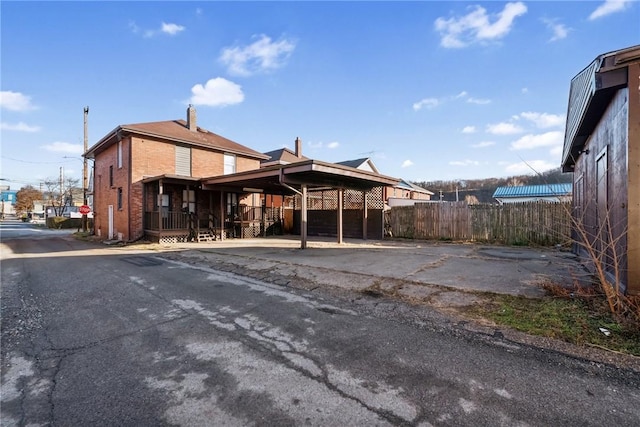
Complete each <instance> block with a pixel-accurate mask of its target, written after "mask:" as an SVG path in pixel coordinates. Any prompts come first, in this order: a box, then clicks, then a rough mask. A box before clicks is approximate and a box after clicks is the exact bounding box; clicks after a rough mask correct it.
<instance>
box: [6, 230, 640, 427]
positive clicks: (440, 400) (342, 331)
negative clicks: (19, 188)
mask: <svg viewBox="0 0 640 427" xmlns="http://www.w3.org/2000/svg"><path fill="white" fill-rule="evenodd" d="M6 236H7V234H6V233H3V234H2V243H1V244H0V246H1V247H2V269H1V270H2V271H1V274H2V347H1V353H2V361H1V362H2V388H1V424H2V426H10V425H55V426H102V425H104V426H113V425H123V426H124V425H136V426H141V425H145V426H147V425H154V426H157V425H183V426H206V425H211V426H245V425H265V426H271V425H273V426H285V425H315V426H373V425H415V426H429V425H455V426H467V425H468V426H482V425H487V426H496V425H505V426H511V425H517V426H524V425H530V426H536V425H539V426H550V425H554V426H559V425H576V426H589V425H593V426H602V425H616V426H637V425H640V374H638V373H637V372H634V371H627V370H624V369H618V368H614V367H611V366H605V365H599V364H593V363H590V362H587V361H581V360H578V359H573V358H570V357H567V356H564V355H562V354H558V353H554V352H552V351H548V350H546V351H545V350H539V349H536V348H532V347H527V346H524V345H522V344H516V343H513V342H509V341H507V340H505V339H503V338H502V337H500V336H488V335H483V334H479V333H473V332H469V331H466V330H462V329H457V328H456V327H455V325H451V324H446V323H443V322H441V319H440V318H439V317H438V316H437V315H436V314H434V313H432V312H429V311H428V309H426V308H425V309H424V310H423V309H417V308H410V307H406V306H403V305H401V304H400V303H395V302H391V301H380V300H379V299H376V298H368V297H364V296H362V297H359V298H354V297H353V296H352V295H346V294H345V295H336V294H329V293H326V292H323V291H322V290H321V289H318V290H314V291H313V292H312V293H309V292H303V291H299V290H294V289H288V288H283V287H279V286H276V285H270V284H266V283H262V282H260V281H256V280H252V279H248V278H243V277H240V276H236V275H231V274H229V273H223V272H220V271H216V270H215V269H212V268H211V267H209V266H205V265H203V266H192V265H188V264H183V263H180V262H176V261H172V260H169V259H166V258H162V254H154V253H148V252H143V253H139V252H136V251H134V250H131V249H130V248H117V247H107V246H104V245H96V244H92V243H86V242H80V241H76V240H73V239H72V238H71V237H69V236H50V237H47V238H40V239H28V238H20V239H9V238H7V237H6Z"/></svg>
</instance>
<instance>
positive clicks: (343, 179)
mask: <svg viewBox="0 0 640 427" xmlns="http://www.w3.org/2000/svg"><path fill="white" fill-rule="evenodd" d="M398 181H399V180H398V179H396V178H392V177H389V176H385V175H380V174H377V173H374V172H370V171H365V170H361V169H356V168H352V167H349V166H344V165H339V164H337V163H326V162H320V161H318V160H305V161H302V162H296V163H291V164H287V165H274V166H267V167H265V168H261V169H255V170H250V171H245V172H238V173H234V174H229V175H221V176H214V177H210V178H203V179H201V182H202V185H203V187H206V186H215V188H225V189H226V190H227V191H237V192H253V191H251V190H249V189H256V190H260V191H263V192H264V193H267V194H295V193H296V192H298V191H299V190H298V189H299V188H301V186H302V185H305V186H307V188H309V189H312V188H315V189H318V188H345V189H354V190H363V191H368V190H371V189H372V188H375V187H384V186H388V185H395V184H397V183H398Z"/></svg>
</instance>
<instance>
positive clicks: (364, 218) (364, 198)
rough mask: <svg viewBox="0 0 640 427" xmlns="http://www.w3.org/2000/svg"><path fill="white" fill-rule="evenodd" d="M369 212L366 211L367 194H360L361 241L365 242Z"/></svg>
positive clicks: (364, 192)
mask: <svg viewBox="0 0 640 427" xmlns="http://www.w3.org/2000/svg"><path fill="white" fill-rule="evenodd" d="M368 219H369V211H368V210H367V192H366V191H363V192H362V240H367V220H368Z"/></svg>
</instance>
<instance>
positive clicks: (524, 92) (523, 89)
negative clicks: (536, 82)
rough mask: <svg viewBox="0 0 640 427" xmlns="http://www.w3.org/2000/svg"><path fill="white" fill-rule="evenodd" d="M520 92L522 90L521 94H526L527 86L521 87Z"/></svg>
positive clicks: (527, 91)
mask: <svg viewBox="0 0 640 427" xmlns="http://www.w3.org/2000/svg"><path fill="white" fill-rule="evenodd" d="M520 92H522V93H523V94H527V93H529V88H527V87H523V88H522V89H520Z"/></svg>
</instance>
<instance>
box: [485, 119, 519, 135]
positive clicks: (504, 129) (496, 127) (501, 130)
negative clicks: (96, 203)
mask: <svg viewBox="0 0 640 427" xmlns="http://www.w3.org/2000/svg"><path fill="white" fill-rule="evenodd" d="M522 132H523V129H522V128H521V127H520V126H516V125H514V124H513V123H506V122H502V123H495V124H490V125H487V133H491V134H493V135H514V134H516V133H522Z"/></svg>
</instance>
